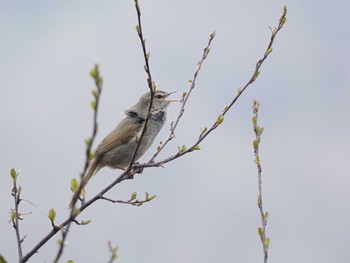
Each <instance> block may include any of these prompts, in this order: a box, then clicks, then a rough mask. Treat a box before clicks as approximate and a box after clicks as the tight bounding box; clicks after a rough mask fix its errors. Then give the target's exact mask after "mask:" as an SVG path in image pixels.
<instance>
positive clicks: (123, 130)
mask: <svg viewBox="0 0 350 263" xmlns="http://www.w3.org/2000/svg"><path fill="white" fill-rule="evenodd" d="M123 121H124V120H123ZM123 121H122V122H123ZM141 128H142V124H140V123H138V122H134V123H133V122H131V123H130V121H129V122H128V124H127V125H122V123H120V125H118V127H117V128H115V129H114V130H113V131H111V132H110V133H109V134H108V135H107V136H106V137H105V138H104V139H103V140H102V142H101V143H100V144H99V145H98V146H97V148H96V151H95V157H98V156H101V155H103V154H104V153H106V152H108V151H110V150H111V149H113V148H116V147H118V146H120V145H122V144H125V143H127V142H129V141H130V140H132V139H133V138H135V137H136V136H137V134H138V133H139V131H140V130H141Z"/></svg>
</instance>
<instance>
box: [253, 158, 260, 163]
mask: <svg viewBox="0 0 350 263" xmlns="http://www.w3.org/2000/svg"><path fill="white" fill-rule="evenodd" d="M254 163H255V164H256V165H260V160H259V158H258V157H256V158H255V159H254Z"/></svg>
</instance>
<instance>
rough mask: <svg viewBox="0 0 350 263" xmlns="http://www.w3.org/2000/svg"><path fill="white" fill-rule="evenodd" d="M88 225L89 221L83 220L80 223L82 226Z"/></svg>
mask: <svg viewBox="0 0 350 263" xmlns="http://www.w3.org/2000/svg"><path fill="white" fill-rule="evenodd" d="M90 223H91V220H83V221H81V224H82V225H87V224H90Z"/></svg>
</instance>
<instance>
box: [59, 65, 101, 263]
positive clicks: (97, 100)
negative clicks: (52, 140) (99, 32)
mask: <svg viewBox="0 0 350 263" xmlns="http://www.w3.org/2000/svg"><path fill="white" fill-rule="evenodd" d="M90 75H91V76H92V77H93V79H94V81H95V86H96V90H95V91H93V96H94V101H93V102H92V108H93V110H94V116H93V128H92V135H91V139H90V140H88V141H87V143H86V151H85V163H84V167H83V172H82V173H81V178H80V179H81V181H82V180H83V178H84V176H85V174H86V171H87V169H88V167H89V163H90V157H91V149H92V145H93V142H94V140H95V138H96V135H97V130H98V123H97V118H98V109H99V105H100V97H101V93H102V85H103V79H102V77H101V76H100V72H99V68H98V66H97V65H96V66H95V68H94V69H93V70H92V71H91V73H90ZM82 189H83V185H82V184H80V185H79V188H78V190H77V192H76V193H75V195H78V197H79V195H80V192H81V191H82ZM73 200H74V199H73ZM77 200H78V199H76V200H75V202H73V205H72V208H71V210H70V216H69V217H70V218H72V217H73V214H74V211H75V205H76V201H77ZM70 226H71V222H69V223H68V224H67V227H66V228H65V229H62V232H61V233H62V238H61V242H60V244H59V249H58V252H57V255H56V257H55V260H54V262H55V263H56V262H58V261H59V259H60V258H61V256H62V254H63V249H64V245H65V241H66V239H67V236H68V233H69V229H70Z"/></svg>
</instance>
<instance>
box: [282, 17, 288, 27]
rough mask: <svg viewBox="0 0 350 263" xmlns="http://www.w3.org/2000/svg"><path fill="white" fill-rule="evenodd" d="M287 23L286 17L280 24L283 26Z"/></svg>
mask: <svg viewBox="0 0 350 263" xmlns="http://www.w3.org/2000/svg"><path fill="white" fill-rule="evenodd" d="M286 21H287V18H286V17H283V18H282V20H281V24H282V25H284V24H285V23H286Z"/></svg>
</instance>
